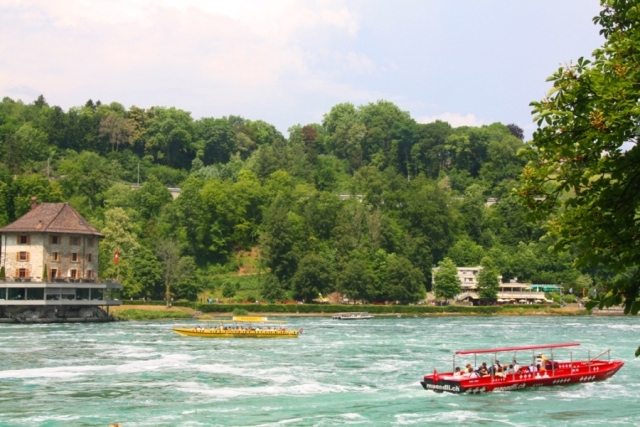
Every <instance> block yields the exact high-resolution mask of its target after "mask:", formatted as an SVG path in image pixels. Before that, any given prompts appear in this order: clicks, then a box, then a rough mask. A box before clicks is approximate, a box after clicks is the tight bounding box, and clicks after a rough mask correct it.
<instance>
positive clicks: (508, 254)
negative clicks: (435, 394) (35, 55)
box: [0, 96, 591, 303]
mask: <svg viewBox="0 0 640 427" xmlns="http://www.w3.org/2000/svg"><path fill="white" fill-rule="evenodd" d="M522 138H523V135H522V130H521V129H520V128H519V127H518V126H516V125H503V124H500V123H494V124H492V125H489V126H482V127H458V128H452V127H451V126H450V125H449V124H447V123H445V122H440V121H438V122H435V123H428V124H420V123H417V122H416V121H415V120H414V119H412V118H411V116H410V114H409V113H408V112H405V111H402V110H400V109H399V108H398V107H397V106H396V105H394V104H392V103H390V102H387V101H378V102H376V103H371V104H367V105H362V106H354V105H352V104H349V103H345V104H339V105H336V106H334V107H333V108H332V109H331V110H330V111H328V112H327V113H326V114H325V115H324V119H323V121H322V123H311V124H306V125H302V124H298V125H293V126H291V128H290V129H289V136H288V137H285V136H284V135H283V134H282V133H280V132H279V131H278V130H277V129H276V128H275V127H274V126H272V125H270V124H269V123H266V122H264V121H261V120H248V119H245V118H242V117H238V116H228V117H221V118H209V117H205V118H201V119H197V120H196V119H194V118H192V117H191V115H190V113H189V112H186V111H183V110H180V109H177V108H173V107H171V108H166V107H150V108H139V107H135V106H133V107H131V108H129V109H127V108H125V107H124V106H122V105H121V104H118V103H115V102H114V103H111V104H108V105H107V104H102V103H100V102H93V101H91V100H89V101H88V102H87V103H86V104H85V105H84V106H79V107H75V108H71V109H69V110H68V111H64V110H63V109H61V108H60V107H57V106H51V105H48V103H47V102H46V100H45V99H44V97H42V96H41V97H40V98H39V99H38V100H37V101H35V102H34V103H32V104H28V105H26V104H24V103H22V102H20V101H19V100H12V99H10V98H4V99H3V100H2V103H0V147H1V148H0V159H1V164H0V225H5V224H7V223H9V222H11V221H13V220H15V219H16V218H18V217H19V216H21V215H22V214H24V213H25V212H26V211H27V210H28V209H29V200H30V197H31V196H37V197H38V201H40V202H59V201H66V202H69V203H70V204H71V205H72V206H73V207H74V208H75V209H77V210H78V211H79V212H80V213H81V214H82V215H83V216H85V218H86V219H87V220H88V221H90V222H91V223H92V224H93V225H95V226H96V227H97V228H98V229H100V230H101V231H102V232H103V233H104V234H105V236H106V237H105V238H104V240H103V241H102V243H101V256H100V263H101V265H100V275H101V276H102V277H114V276H115V275H116V267H115V264H114V263H113V253H114V252H115V251H116V250H119V251H120V264H119V272H118V274H119V276H120V277H121V278H122V281H123V285H124V292H125V296H126V297H142V296H147V297H152V298H162V297H163V296H164V294H165V284H167V283H169V284H170V285H171V291H172V293H173V295H174V296H175V297H176V298H187V299H194V298H196V295H197V293H198V292H200V291H201V290H203V289H205V288H207V287H209V288H210V287H212V286H220V285H221V284H220V281H216V280H215V278H216V277H217V275H220V274H222V273H227V272H235V271H237V270H238V263H239V256H238V254H240V253H242V252H243V251H249V250H251V249H252V248H253V249H254V253H259V254H260V256H259V258H258V260H257V262H258V264H259V265H258V268H257V271H259V272H260V275H259V279H258V280H259V283H260V293H261V295H259V296H260V297H262V298H266V299H270V300H274V299H282V298H296V299H306V300H310V299H313V298H316V297H317V296H318V293H322V294H325V293H328V292H331V291H334V290H340V291H343V292H345V293H346V294H348V295H349V296H351V297H352V298H357V299H365V300H368V301H385V300H393V301H396V300H397V301H401V302H405V303H409V302H415V301H417V300H419V299H421V298H423V297H424V290H425V288H430V282H431V268H432V267H433V266H434V265H437V264H438V263H439V262H441V261H442V260H443V259H444V258H445V257H449V258H451V259H452V260H453V261H454V262H455V263H456V264H457V265H458V266H461V265H478V264H480V263H481V262H482V263H489V262H490V263H492V264H494V265H495V266H496V268H497V270H498V271H499V272H500V273H501V274H502V275H503V280H504V281H508V280H510V279H513V278H516V277H517V278H518V280H519V281H530V282H534V283H562V284H565V285H566V286H573V288H574V289H576V290H577V291H580V290H581V289H582V288H585V287H589V286H590V283H591V282H590V279H589V276H588V275H583V274H582V273H588V272H581V271H577V270H575V269H574V268H572V266H571V264H572V260H573V257H572V255H571V254H570V253H568V252H566V253H564V254H559V255H558V254H550V253H549V251H548V246H549V245H550V244H551V242H540V241H539V238H540V236H541V235H542V234H543V232H542V230H541V229H540V227H539V226H537V225H535V224H529V223H527V222H526V217H525V214H526V210H525V208H524V207H523V206H522V205H521V202H520V200H519V199H518V197H517V196H516V195H514V194H513V192H512V189H513V188H514V187H516V186H517V185H518V182H517V181H518V179H519V174H520V173H521V171H522V168H523V166H524V161H523V160H521V159H520V158H518V156H517V152H518V150H519V149H520V148H522V147H523V146H524V142H523V141H522ZM138 181H139V183H140V186H139V188H138V186H137V185H136V184H137V183H138ZM167 187H179V188H180V189H181V193H180V195H179V197H177V198H176V199H173V198H172V196H171V194H170V192H169V191H168V190H167ZM489 198H496V199H497V203H494V204H492V205H491V206H487V203H486V202H487V200H488V199H489ZM256 247H258V248H259V250H256Z"/></svg>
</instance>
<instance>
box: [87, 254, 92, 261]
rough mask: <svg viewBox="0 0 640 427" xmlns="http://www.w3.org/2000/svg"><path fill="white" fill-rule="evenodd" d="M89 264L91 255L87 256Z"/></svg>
mask: <svg viewBox="0 0 640 427" xmlns="http://www.w3.org/2000/svg"><path fill="white" fill-rule="evenodd" d="M87 262H91V254H87Z"/></svg>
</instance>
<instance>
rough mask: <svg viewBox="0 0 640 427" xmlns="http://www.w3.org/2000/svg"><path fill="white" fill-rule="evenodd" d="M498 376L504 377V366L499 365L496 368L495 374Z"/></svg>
mask: <svg viewBox="0 0 640 427" xmlns="http://www.w3.org/2000/svg"><path fill="white" fill-rule="evenodd" d="M494 375H495V376H496V377H500V378H502V377H504V370H503V369H502V366H499V367H498V369H496V372H495V374H494Z"/></svg>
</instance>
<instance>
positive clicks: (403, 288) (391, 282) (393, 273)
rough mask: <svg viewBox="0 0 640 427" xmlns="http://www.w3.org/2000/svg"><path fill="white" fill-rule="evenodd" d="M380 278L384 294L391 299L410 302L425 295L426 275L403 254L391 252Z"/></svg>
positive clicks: (403, 302)
mask: <svg viewBox="0 0 640 427" xmlns="http://www.w3.org/2000/svg"><path fill="white" fill-rule="evenodd" d="M379 280H380V282H381V283H382V284H383V290H382V292H383V295H384V296H385V297H386V299H388V300H390V301H400V302H401V303H402V304H408V303H415V302H417V301H418V300H420V299H422V298H424V297H425V289H424V286H423V283H424V275H423V274H422V272H421V271H420V270H418V269H417V268H415V267H414V266H413V264H411V261H409V260H408V259H407V258H405V257H403V256H400V255H396V254H389V255H388V256H387V259H386V265H385V267H384V269H383V270H382V271H381V277H380V279H379Z"/></svg>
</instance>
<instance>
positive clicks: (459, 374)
mask: <svg viewBox="0 0 640 427" xmlns="http://www.w3.org/2000/svg"><path fill="white" fill-rule="evenodd" d="M453 376H454V377H461V376H462V371H461V370H460V366H456V371H455V372H454V373H453Z"/></svg>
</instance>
